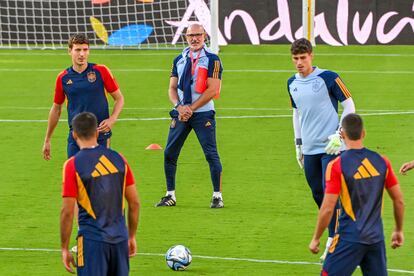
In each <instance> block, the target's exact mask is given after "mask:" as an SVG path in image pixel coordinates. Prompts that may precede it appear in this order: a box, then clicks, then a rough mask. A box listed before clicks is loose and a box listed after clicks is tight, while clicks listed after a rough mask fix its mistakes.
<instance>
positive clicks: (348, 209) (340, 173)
mask: <svg viewBox="0 0 414 276" xmlns="http://www.w3.org/2000/svg"><path fill="white" fill-rule="evenodd" d="M341 132H342V133H341V135H342V137H343V138H344V141H345V144H346V146H347V150H346V151H345V152H343V153H342V154H341V155H340V156H339V157H337V158H336V159H335V160H333V161H331V162H330V163H329V165H328V168H327V171H326V190H325V197H324V199H323V203H322V206H321V208H320V210H319V217H318V222H317V225H316V229H315V233H314V236H313V239H312V241H311V243H310V244H309V249H310V250H311V252H312V253H314V254H316V253H318V251H319V243H320V242H319V239H320V237H321V236H322V234H323V232H324V230H325V228H326V227H327V226H328V223H329V221H330V218H331V216H332V213H333V211H334V208H335V205H336V203H337V201H338V198H339V199H340V203H341V215H340V217H339V228H338V232H337V233H336V235H335V238H334V241H333V243H332V245H331V247H330V248H329V253H328V255H327V256H326V260H325V262H324V264H323V269H322V273H321V275H329V276H332V275H351V274H352V273H353V272H354V270H355V269H356V267H357V266H358V265H359V266H360V267H361V271H362V273H363V274H364V275H375V276H381V275H387V259H386V253H385V244H384V231H383V226H382V219H381V212H382V207H383V193H384V189H386V190H387V192H388V194H389V196H390V197H391V199H392V202H393V207H394V218H395V228H394V231H393V233H392V236H391V247H392V248H397V247H400V246H402V245H403V242H404V235H403V217H404V202H403V197H402V193H401V191H400V185H399V184H398V180H397V178H396V176H395V174H394V172H393V170H392V167H391V164H390V162H389V161H388V160H387V159H386V158H385V157H383V156H381V155H379V154H378V153H376V152H374V151H371V150H369V149H367V148H365V147H364V145H363V139H364V137H365V130H364V128H363V122H362V119H361V117H360V116H359V115H357V114H349V115H347V116H346V117H345V118H344V119H343V120H342V131H341Z"/></svg>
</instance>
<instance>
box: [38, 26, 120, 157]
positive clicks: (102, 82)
mask: <svg viewBox="0 0 414 276" xmlns="http://www.w3.org/2000/svg"><path fill="white" fill-rule="evenodd" d="M68 47H69V49H68V52H69V55H70V56H71V57H72V66H71V67H69V68H67V69H65V70H63V71H62V72H61V73H60V74H59V75H58V77H57V79H56V87H55V96H54V102H53V105H52V108H51V109H50V112H49V119H48V126H47V131H46V136H45V140H44V144H43V158H44V159H45V160H49V159H50V158H51V138H52V134H53V131H54V130H55V128H56V126H57V124H58V122H59V118H60V114H61V112H62V106H63V104H64V102H65V100H66V105H67V110H68V124H69V130H70V131H69V135H68V148H67V153H68V157H71V156H73V155H75V154H76V153H77V152H78V151H79V147H78V145H77V144H76V142H75V140H74V139H73V137H72V125H71V121H72V119H73V118H74V117H75V116H76V115H77V114H79V113H81V112H91V113H93V114H94V115H95V116H96V117H97V119H98V123H99V127H98V131H99V137H98V143H99V144H100V145H104V146H106V147H109V141H110V137H111V135H112V132H111V129H112V127H113V125H114V123H115V121H116V120H117V118H118V116H119V114H120V113H121V110H122V107H123V105H124V97H123V95H122V93H121V91H120V90H119V86H118V84H117V83H116V81H115V79H114V77H113V76H112V74H111V72H110V71H109V69H108V68H107V67H106V66H104V65H98V64H93V63H88V57H89V41H88V38H87V37H86V36H85V35H83V34H75V35H73V36H72V37H71V38H70V39H69V43H68ZM107 93H109V95H111V97H112V98H113V99H114V108H113V111H112V114H111V115H109V108H108V100H107V97H106V96H107Z"/></svg>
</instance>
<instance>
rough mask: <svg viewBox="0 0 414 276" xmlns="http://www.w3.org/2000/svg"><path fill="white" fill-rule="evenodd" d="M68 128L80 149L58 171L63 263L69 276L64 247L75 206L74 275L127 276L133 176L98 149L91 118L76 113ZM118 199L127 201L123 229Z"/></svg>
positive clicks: (135, 213)
mask: <svg viewBox="0 0 414 276" xmlns="http://www.w3.org/2000/svg"><path fill="white" fill-rule="evenodd" d="M72 127H73V137H74V139H75V141H76V142H77V143H78V145H79V147H80V149H81V150H80V151H79V152H78V153H77V154H76V155H75V156H73V157H71V158H70V159H68V160H67V161H66V163H65V165H64V168H63V192H62V196H63V206H62V211H61V215H60V235H61V250H62V261H63V264H64V266H65V268H66V270H67V271H69V272H71V273H74V269H73V267H72V266H71V264H72V265H75V262H74V259H73V257H72V254H71V252H70V251H69V248H68V247H69V242H70V236H71V232H72V224H73V216H74V206H75V204H76V202H77V204H78V206H79V217H78V222H79V229H78V236H77V247H78V248H77V261H76V266H77V273H78V275H119V276H123V275H128V273H129V257H132V256H134V255H135V254H136V251H137V246H136V239H135V233H136V230H137V227H138V219H139V207H140V202H139V199H138V195H137V191H136V188H135V180H134V176H133V174H132V171H131V169H130V167H129V165H128V163H127V161H126V160H125V158H123V157H122V156H121V155H120V154H118V153H117V152H115V151H113V150H110V149H107V148H106V147H104V146H101V145H99V144H98V142H97V138H98V136H99V133H98V130H97V119H96V117H95V116H94V115H93V114H92V113H89V112H83V113H80V114H78V115H77V116H76V117H75V118H74V119H73V121H72ZM124 197H125V199H126V200H127V202H128V228H127V226H126V225H125V223H126V222H125V200H124Z"/></svg>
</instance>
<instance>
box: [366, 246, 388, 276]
mask: <svg viewBox="0 0 414 276" xmlns="http://www.w3.org/2000/svg"><path fill="white" fill-rule="evenodd" d="M367 247H368V250H367V253H366V254H365V256H364V258H363V259H362V262H361V264H360V266H361V270H362V273H363V275H375V276H386V275H388V273H387V256H386V253H385V244H384V241H381V242H379V243H376V244H372V245H367Z"/></svg>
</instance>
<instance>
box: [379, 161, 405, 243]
mask: <svg viewBox="0 0 414 276" xmlns="http://www.w3.org/2000/svg"><path fill="white" fill-rule="evenodd" d="M383 158H384V160H385V163H386V164H387V174H386V177H385V188H386V189H387V192H388V194H389V196H390V197H391V199H392V203H393V209H394V220H395V229H394V231H393V233H392V236H391V247H392V248H394V249H395V248H397V247H400V246H402V245H403V243H404V234H403V221H404V199H403V195H402V192H401V189H400V185H399V184H398V179H397V177H396V175H395V173H394V170H393V169H392V166H391V163H390V161H388V159H387V158H386V157H383Z"/></svg>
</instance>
